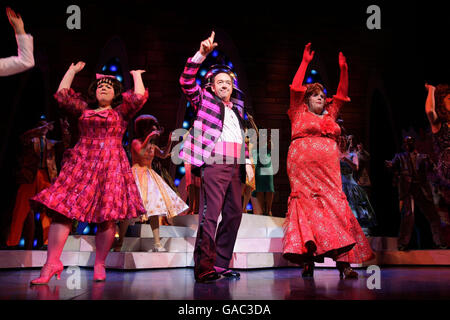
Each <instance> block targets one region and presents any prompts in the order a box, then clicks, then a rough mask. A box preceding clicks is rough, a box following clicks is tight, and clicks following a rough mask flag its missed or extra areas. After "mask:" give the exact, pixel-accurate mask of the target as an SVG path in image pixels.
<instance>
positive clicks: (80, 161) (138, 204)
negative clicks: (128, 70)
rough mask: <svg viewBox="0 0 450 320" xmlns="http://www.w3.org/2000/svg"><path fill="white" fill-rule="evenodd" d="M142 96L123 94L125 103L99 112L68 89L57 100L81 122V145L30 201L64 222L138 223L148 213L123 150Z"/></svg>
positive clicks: (79, 125)
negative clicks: (51, 181) (135, 219)
mask: <svg viewBox="0 0 450 320" xmlns="http://www.w3.org/2000/svg"><path fill="white" fill-rule="evenodd" d="M147 97H148V92H147V91H145V94H144V95H138V94H134V93H133V92H131V91H128V92H126V93H123V103H122V104H120V105H119V106H117V107H115V108H113V109H106V110H103V111H101V112H95V111H94V110H89V109H87V108H86V107H87V103H86V102H85V101H84V100H83V99H82V98H81V97H80V94H78V93H75V92H74V91H73V90H72V89H62V90H60V91H58V92H57V93H56V94H55V98H56V100H57V101H58V104H59V106H60V107H62V108H64V109H66V110H67V111H68V112H70V113H73V114H76V115H78V116H80V117H79V119H78V127H79V131H80V139H79V140H78V142H77V144H76V145H75V147H74V148H72V149H69V150H67V151H66V153H65V154H64V160H63V166H62V169H61V172H60V174H59V176H58V178H57V179H56V181H55V182H54V183H53V184H52V185H51V186H50V187H49V188H47V189H44V190H43V191H42V192H40V193H39V194H37V195H36V196H34V197H33V198H31V199H30V202H31V204H32V205H33V206H34V207H39V206H42V205H44V206H45V207H47V208H49V209H51V210H54V211H56V212H58V213H60V214H62V215H64V216H66V217H68V218H71V219H76V220H78V221H82V222H89V223H91V222H92V223H101V222H104V221H115V220H124V219H132V218H136V217H138V216H140V215H142V214H144V213H145V212H146V210H145V208H144V206H143V204H142V200H141V196H140V195H139V191H138V189H137V186H136V183H135V181H134V177H133V174H132V172H131V167H130V164H129V161H128V158H127V156H126V153H125V150H124V149H123V146H122V138H123V134H124V133H125V130H126V128H127V124H128V121H129V120H130V119H131V118H132V117H133V116H134V115H135V114H136V112H138V111H139V110H140V109H141V108H142V106H143V105H144V103H145V102H146V101H147Z"/></svg>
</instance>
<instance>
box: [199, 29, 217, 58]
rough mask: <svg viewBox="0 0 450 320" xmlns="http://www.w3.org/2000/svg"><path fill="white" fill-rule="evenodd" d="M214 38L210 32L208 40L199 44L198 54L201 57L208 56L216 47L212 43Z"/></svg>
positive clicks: (213, 34)
mask: <svg viewBox="0 0 450 320" xmlns="http://www.w3.org/2000/svg"><path fill="white" fill-rule="evenodd" d="M214 36H215V32H214V31H213V32H211V36H209V38H208V39H206V40H204V41H202V42H201V43H200V50H199V51H200V53H201V54H202V56H204V57H206V56H207V55H208V54H210V53H211V52H212V51H213V50H214V49H215V48H216V47H217V46H218V44H217V42H214Z"/></svg>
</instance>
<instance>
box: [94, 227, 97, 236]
mask: <svg viewBox="0 0 450 320" xmlns="http://www.w3.org/2000/svg"><path fill="white" fill-rule="evenodd" d="M96 233H97V226H95V228H94V234H96Z"/></svg>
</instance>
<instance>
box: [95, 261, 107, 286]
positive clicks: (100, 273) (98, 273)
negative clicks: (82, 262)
mask: <svg viewBox="0 0 450 320" xmlns="http://www.w3.org/2000/svg"><path fill="white" fill-rule="evenodd" d="M105 280H106V272H105V265H104V264H96V265H94V281H97V282H100V281H105Z"/></svg>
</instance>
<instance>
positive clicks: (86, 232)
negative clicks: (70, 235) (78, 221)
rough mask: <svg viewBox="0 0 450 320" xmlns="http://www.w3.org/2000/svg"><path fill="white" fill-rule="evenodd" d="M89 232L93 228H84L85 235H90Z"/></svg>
mask: <svg viewBox="0 0 450 320" xmlns="http://www.w3.org/2000/svg"><path fill="white" fill-rule="evenodd" d="M89 231H91V228H89V226H86V228H84V230H83V234H88V233H89Z"/></svg>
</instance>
